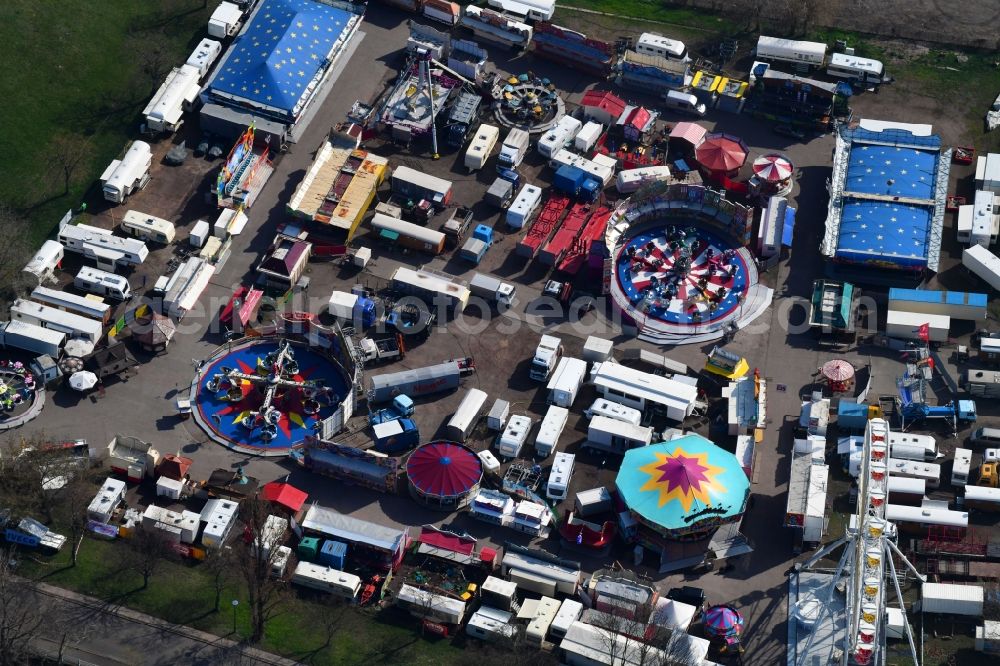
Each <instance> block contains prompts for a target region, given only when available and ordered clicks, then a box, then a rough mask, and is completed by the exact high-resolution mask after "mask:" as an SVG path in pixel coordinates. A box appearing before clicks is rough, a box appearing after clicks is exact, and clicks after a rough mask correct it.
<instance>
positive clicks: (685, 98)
mask: <svg viewBox="0 0 1000 666" xmlns="http://www.w3.org/2000/svg"><path fill="white" fill-rule="evenodd" d="M663 108H665V109H673V110H674V111H680V112H681V113H687V114H690V115H693V116H697V117H699V118H701V117H702V116H704V115H705V112H706V111H708V107H706V106H705V103H704V102H700V101H698V98H697V97H695V96H694V95H692V94H691V93H686V92H681V91H679V90H668V91H667V92H665V93H663Z"/></svg>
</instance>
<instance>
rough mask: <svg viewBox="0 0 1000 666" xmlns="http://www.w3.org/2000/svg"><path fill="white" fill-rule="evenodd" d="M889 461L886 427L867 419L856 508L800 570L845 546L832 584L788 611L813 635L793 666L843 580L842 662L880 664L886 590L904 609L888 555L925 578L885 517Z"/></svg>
mask: <svg viewBox="0 0 1000 666" xmlns="http://www.w3.org/2000/svg"><path fill="white" fill-rule="evenodd" d="M888 459H889V424H888V423H887V422H886V421H885V420H883V419H871V420H870V421H868V425H867V427H866V429H865V439H864V450H863V451H862V459H861V460H862V462H861V470H860V472H859V474H858V500H857V507H856V509H855V512H854V515H853V516H852V517H851V521H850V524H849V525H848V527H847V532H846V534H845V535H844V536H843V537H841V538H840V539H839V540H837V541H835V542H833V543H831V544H830V545H828V546H826V547H825V548H823V549H821V550H820V551H819V552H818V553H816V554H815V555H814V556H813V557H812V558H810V559H809V561H807V562H806V563H805V564H803V566H802V568H803V569H810V568H811V567H812V566H813V565H815V564H816V563H817V562H819V561H820V560H821V559H822V558H823V557H825V556H826V555H828V554H829V553H831V552H833V551H835V550H836V549H838V548H840V547H841V546H844V551H843V554H842V555H841V558H840V561H839V563H838V565H837V569H836V571H835V573H834V575H833V577H832V578H831V579H830V582H829V583H828V584H827V585H826V586H825V587H824V588H820V589H818V590H817V591H815V592H812V593H809V594H807V595H806V597H805V598H803V599H800V600H799V601H798V602H797V603H796V605H795V607H794V608H793V610H792V614H793V615H794V616H795V618H796V620H797V621H798V622H799V623H800V624H801V625H802V626H804V627H806V628H807V629H810V630H811V631H812V633H811V634H810V636H809V641H808V642H807V643H806V648H805V649H804V650H803V651H802V652H801V653H800V654H799V655H797V657H798V658H797V660H796V663H797V664H806V663H807V660H808V658H809V656H810V655H809V653H810V648H811V647H812V644H813V639H814V637H815V636H816V633H817V632H816V631H815V629H816V626H817V625H819V624H821V623H822V622H823V621H824V620H827V619H828V618H827V616H828V615H829V614H830V612H831V606H832V604H831V601H832V599H833V595H834V594H835V593H836V590H837V587H838V585H839V584H840V583H841V582H842V581H843V583H844V585H843V590H844V605H845V607H846V613H847V618H846V619H847V622H846V630H845V632H844V636H843V638H842V643H843V647H842V649H841V652H840V654H841V658H840V664H842V666H869V665H870V664H880V663H884V661H885V654H884V647H885V627H884V625H885V609H886V602H887V599H888V596H889V591H890V590H888V589H887V588H888V587H891V588H892V591H893V592H895V595H896V600H897V602H898V604H899V607H900V608H905V606H904V604H903V593H902V590H901V588H900V586H899V577H898V576H897V570H896V564H895V562H894V561H893V557H892V556H893V555H895V556H896V557H898V558H900V560H902V562H903V564H905V565H906V567H907V568H908V569H909V570H910V571H911V572H912V573H913V574H914V575H915V576H916V578H917V580H919V581H920V582H921V583H923V582H925V580H926V578H925V577H924V576H922V575H921V574H920V573H919V572H918V571H917V570H916V569H915V568H914V566H913V565H912V564H911V563H910V562H909V560H907V559H906V557H905V556H904V555H903V553H902V552H900V550H899V548H898V547H897V546H896V526H895V525H893V524H892V523H891V522H889V521H887V520H886V518H885V505H886V502H887V501H888V482H889V470H888V467H887V464H886V463H887V462H888ZM903 622H904V628H905V632H906V638H907V640H908V641H909V644H910V653H911V655H912V657H913V663H914V664H917V665H918V666H919V663H920V661H919V659H918V657H917V649H916V645H915V643H914V640H913V631H912V629H911V627H910V624H909V622H908V620H907V619H906V614H905V613H904V614H903ZM831 663H833V662H831Z"/></svg>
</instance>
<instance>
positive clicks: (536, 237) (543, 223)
mask: <svg viewBox="0 0 1000 666" xmlns="http://www.w3.org/2000/svg"><path fill="white" fill-rule="evenodd" d="M569 205H570V200H569V197H564V196H562V195H560V194H555V195H552V196H550V197H549V199H548V200H547V201H546V202H545V207H544V208H542V212H541V213H540V214H539V215H538V219H536V220H535V223H534V224H533V225H531V228H530V229H528V233H527V234H526V235H525V236H524V238H522V239H521V242H519V243H518V244H517V254H518V256H521V257H524V258H526V259H531V258H532V257H534V256H535V253H536V252H538V248H540V247H541V246H542V244H544V243H545V241H547V240H548V239H549V236H551V235H552V232H553V230H555V228H556V227H557V226H559V222H560V220H562V218H563V215H564V214H565V213H566V209H567V208H569Z"/></svg>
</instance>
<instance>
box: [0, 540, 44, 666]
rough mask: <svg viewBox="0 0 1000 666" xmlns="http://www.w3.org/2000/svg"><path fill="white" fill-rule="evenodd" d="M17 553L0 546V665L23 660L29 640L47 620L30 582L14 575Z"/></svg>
mask: <svg viewBox="0 0 1000 666" xmlns="http://www.w3.org/2000/svg"><path fill="white" fill-rule="evenodd" d="M16 555H17V552H16V551H15V550H13V549H9V548H0V666H14V665H15V664H23V663H26V662H27V659H28V657H29V656H30V655H31V642H32V640H34V639H35V638H37V637H38V635H39V633H40V631H41V629H42V627H43V626H44V625H45V623H46V622H47V617H46V615H45V613H43V612H42V609H41V608H40V607H39V605H38V604H37V603H34V600H33V599H31V595H32V589H31V585H30V584H29V583H27V582H26V581H24V580H23V579H20V578H18V577H17V576H16V575H15V574H14V564H13V563H14V562H15V561H16V560H15V557H16Z"/></svg>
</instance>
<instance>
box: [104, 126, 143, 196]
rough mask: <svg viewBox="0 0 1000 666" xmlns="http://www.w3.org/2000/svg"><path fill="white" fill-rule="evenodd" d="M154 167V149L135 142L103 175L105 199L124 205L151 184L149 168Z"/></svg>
mask: <svg viewBox="0 0 1000 666" xmlns="http://www.w3.org/2000/svg"><path fill="white" fill-rule="evenodd" d="M152 165H153V149H152V148H151V147H150V145H149V144H148V143H146V142H145V141H133V142H132V144H131V145H130V146H129V147H128V149H127V150H126V151H125V155H124V156H123V157H122V158H121V159H120V160H112V161H111V164H109V165H108V168H107V169H105V170H104V173H102V174H101V179H100V180H101V188H102V190H103V192H104V198H105V199H106V200H107V201H110V202H112V203H116V204H120V203H124V202H125V200H126V199H128V198H129V196H130V195H132V194H133V193H135V192H138V191H139V190H141V189H142V188H144V187H146V185H147V184H148V183H149V168H150V167H151V166H152Z"/></svg>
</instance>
